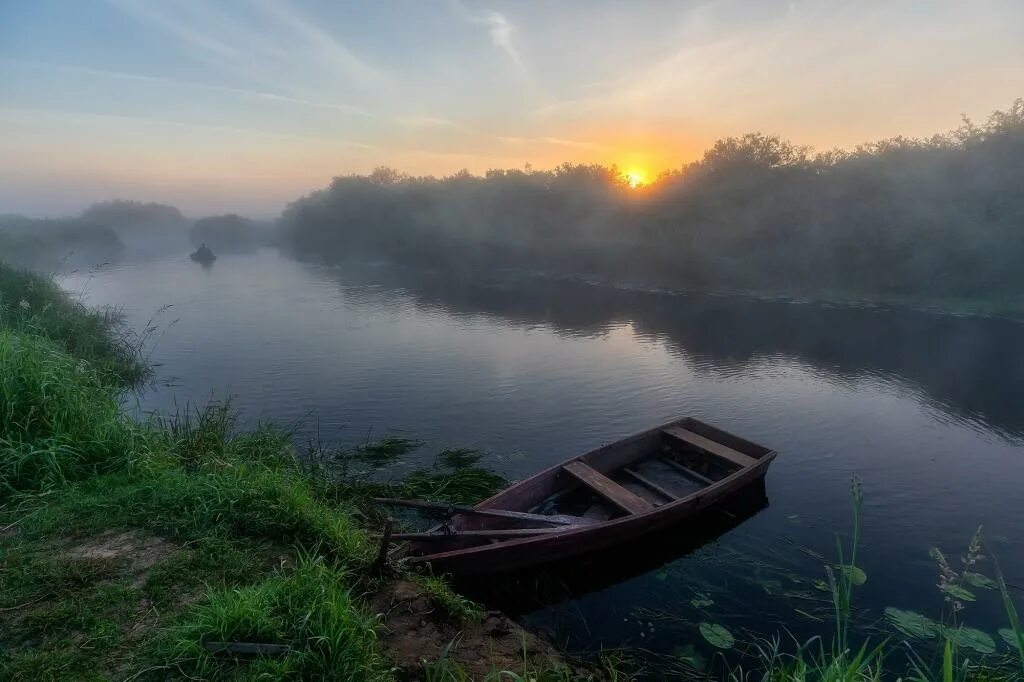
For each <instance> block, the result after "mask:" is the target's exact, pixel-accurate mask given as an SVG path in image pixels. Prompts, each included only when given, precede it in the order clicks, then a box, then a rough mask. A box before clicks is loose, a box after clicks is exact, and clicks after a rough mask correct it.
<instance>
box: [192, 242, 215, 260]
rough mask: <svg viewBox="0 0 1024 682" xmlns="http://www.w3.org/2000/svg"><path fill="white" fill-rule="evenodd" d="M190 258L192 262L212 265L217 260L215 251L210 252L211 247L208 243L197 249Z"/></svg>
mask: <svg viewBox="0 0 1024 682" xmlns="http://www.w3.org/2000/svg"><path fill="white" fill-rule="evenodd" d="M190 257H191V258H192V260H194V261H197V262H199V263H212V262H213V261H215V260H216V259H217V256H215V255H214V253H213V251H211V250H210V247H209V246H207V245H206V242H203V243H202V244H200V245H199V248H198V249H196V250H195V251H194V252H193V253H192V255H191V256H190Z"/></svg>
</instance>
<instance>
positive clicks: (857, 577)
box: [841, 566, 868, 587]
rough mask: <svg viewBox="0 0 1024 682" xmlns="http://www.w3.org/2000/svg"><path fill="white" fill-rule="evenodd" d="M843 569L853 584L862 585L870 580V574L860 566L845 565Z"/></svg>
mask: <svg viewBox="0 0 1024 682" xmlns="http://www.w3.org/2000/svg"><path fill="white" fill-rule="evenodd" d="M841 570H842V571H843V575H844V576H846V579H847V580H849V581H850V583H852V584H853V585H856V586H858V587H860V586H861V585H863V584H864V583H866V582H867V581H868V574H867V573H865V572H864V569H862V568H861V567H860V566H843V567H842V569H841Z"/></svg>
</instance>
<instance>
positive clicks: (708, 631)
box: [699, 623, 736, 649]
mask: <svg viewBox="0 0 1024 682" xmlns="http://www.w3.org/2000/svg"><path fill="white" fill-rule="evenodd" d="M699 627H700V634H702V635H703V636H704V639H706V640H707V641H708V644H710V645H711V646H714V647H718V648H719V649H731V648H732V647H733V645H734V644H736V640H735V639H733V636H732V633H731V632H729V631H728V630H726V629H725V627H724V626H722V625H718V624H717V623H701V624H700V626H699Z"/></svg>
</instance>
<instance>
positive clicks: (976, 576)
mask: <svg viewBox="0 0 1024 682" xmlns="http://www.w3.org/2000/svg"><path fill="white" fill-rule="evenodd" d="M963 578H964V582H965V583H967V584H968V585H970V586H971V587H980V588H981V589H983V590H994V589H995V588H997V587H999V586H998V585H997V584H996V581H995V580H992V578H989V577H988V576H984V575H982V574H981V573H971V572H970V571H964V575H963Z"/></svg>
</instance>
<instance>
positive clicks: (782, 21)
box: [0, 0, 1024, 217]
mask: <svg viewBox="0 0 1024 682" xmlns="http://www.w3.org/2000/svg"><path fill="white" fill-rule="evenodd" d="M1021 96H1024V2H1022V1H1021V0H1007V1H998V0H971V1H967V0H959V1H957V2H945V1H943V0H933V1H931V2H924V1H921V2H909V1H904V0H888V1H886V2H872V1H870V0H863V1H857V2H849V1H846V0H818V1H814V0H806V1H801V0H797V1H792V2H775V1H773V0H748V1H743V0H710V1H709V0H674V1H673V0H659V1H653V2H641V1H639V0H631V1H628V2H626V1H624V2H607V1H603V0H564V1H559V2H555V1H553V0H516V1H510V2H506V1H501V0H394V1H391V0H376V1H375V2H365V1H359V2H343V1H341V0H0V213H12V212H14V213H24V214H27V215H33V216H38V215H70V214H75V213H77V212H79V211H80V210H81V209H82V208H83V207H85V206H86V205H88V204H90V203H92V202H95V201H101V200H107V199H113V198H126V199H138V200H145V201H160V202H165V203H170V204H173V205H175V206H178V207H179V208H181V209H182V210H183V211H184V212H186V213H187V214H190V215H203V214H209V213H223V212H238V213H244V214H248V215H253V216H265V217H270V216H273V215H276V214H277V213H278V212H279V211H280V210H281V209H282V208H283V207H284V206H285V205H286V204H287V203H288V202H289V201H293V200H295V199H297V198H299V197H300V196H302V195H304V194H306V193H308V192H310V191H313V190H315V189H319V188H322V187H324V186H326V185H327V184H328V183H329V182H330V180H331V178H332V177H334V176H337V175H345V174H350V173H366V172H369V171H371V170H372V169H373V168H375V167H377V166H380V165H389V166H393V167H395V168H398V169H400V170H402V171H405V172H408V173H412V174H415V175H426V174H430V175H445V174H450V173H453V172H456V171H458V170H460V169H463V168H465V169H468V170H469V171H471V172H473V173H483V172H484V171H486V170H487V169H489V168H522V167H524V166H525V165H526V164H531V165H532V166H533V167H535V168H549V167H552V166H554V165H557V164H558V163H561V162H563V161H572V162H586V163H605V164H613V163H614V164H617V165H618V166H619V167H620V168H622V169H624V170H630V171H632V172H633V173H636V174H639V175H643V176H646V177H648V178H653V177H654V176H656V175H657V173H659V172H660V171H662V170H665V169H668V168H676V167H679V166H680V165H682V164H684V163H686V162H688V161H692V160H694V159H697V158H699V157H700V156H701V153H702V151H703V150H704V149H705V148H707V147H709V146H710V145H711V144H713V142H714V141H715V140H716V139H719V138H722V137H726V136H730V135H740V134H743V133H745V132H751V131H761V132H765V133H775V134H779V135H782V136H784V137H786V138H789V139H791V140H793V141H794V142H797V143H800V144H808V145H812V146H814V147H815V148H817V149H829V148H833V147H852V146H854V145H856V144H858V143H861V142H866V141H870V140H876V139H881V138H885V137H891V136H894V135H900V134H903V135H911V136H927V135H931V134H933V133H936V132H942V131H946V130H949V129H951V128H954V127H956V126H957V125H958V124H959V122H960V115H961V114H967V115H969V116H971V117H972V118H975V119H984V118H985V117H986V116H987V115H988V114H989V113H990V112H991V111H993V110H995V109H1001V108H1006V107H1007V106H1009V104H1010V103H1011V102H1012V101H1013V100H1014V99H1015V98H1017V97H1021Z"/></svg>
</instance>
